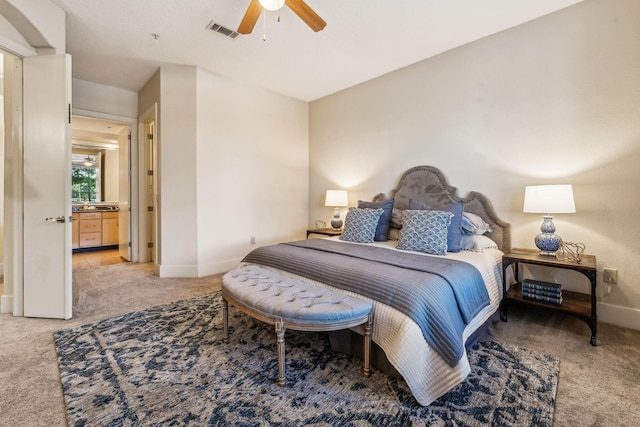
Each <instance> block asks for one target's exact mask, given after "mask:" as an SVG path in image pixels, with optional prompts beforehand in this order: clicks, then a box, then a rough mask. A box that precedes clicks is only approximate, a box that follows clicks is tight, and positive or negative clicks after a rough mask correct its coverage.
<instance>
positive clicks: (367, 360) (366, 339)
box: [363, 314, 373, 378]
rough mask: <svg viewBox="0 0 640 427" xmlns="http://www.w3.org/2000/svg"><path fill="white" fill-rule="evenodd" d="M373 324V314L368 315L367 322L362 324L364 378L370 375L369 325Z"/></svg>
mask: <svg viewBox="0 0 640 427" xmlns="http://www.w3.org/2000/svg"><path fill="white" fill-rule="evenodd" d="M372 324H373V314H370V315H369V320H368V321H367V323H365V324H364V368H363V372H364V376H365V377H366V378H369V376H370V375H371V368H370V366H371V360H370V358H371V325H372Z"/></svg>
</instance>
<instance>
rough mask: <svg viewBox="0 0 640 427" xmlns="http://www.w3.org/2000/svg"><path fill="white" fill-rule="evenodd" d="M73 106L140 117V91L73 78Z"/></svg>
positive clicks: (117, 114) (78, 108) (135, 117)
mask: <svg viewBox="0 0 640 427" xmlns="http://www.w3.org/2000/svg"><path fill="white" fill-rule="evenodd" d="M72 91H73V92H72V93H73V108H74V109H75V110H86V111H95V112H98V113H102V114H111V115H115V116H121V117H129V118H134V119H137V118H138V93H137V92H132V91H130V90H126V89H120V88H116V87H113V86H107V85H103V84H99V83H93V82H88V81H86V80H80V79H73V80H72Z"/></svg>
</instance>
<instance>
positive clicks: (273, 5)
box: [259, 0, 285, 11]
mask: <svg viewBox="0 0 640 427" xmlns="http://www.w3.org/2000/svg"><path fill="white" fill-rule="evenodd" d="M259 1H260V5H262V7H263V8H265V9H267V10H271V11H274V10H280V9H282V7H283V6H284V1H285V0H259Z"/></svg>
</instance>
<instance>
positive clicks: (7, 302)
mask: <svg viewBox="0 0 640 427" xmlns="http://www.w3.org/2000/svg"><path fill="white" fill-rule="evenodd" d="M11 313H13V295H0V314H11Z"/></svg>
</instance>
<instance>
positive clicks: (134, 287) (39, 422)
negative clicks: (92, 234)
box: [0, 264, 640, 427]
mask: <svg viewBox="0 0 640 427" xmlns="http://www.w3.org/2000/svg"><path fill="white" fill-rule="evenodd" d="M219 286H220V276H219V275H218V276H211V277H207V278H202V279H160V278H158V277H156V276H154V275H153V268H152V266H151V265H150V264H118V265H113V266H104V267H96V268H92V269H83V270H77V271H76V272H74V318H73V319H71V320H68V321H64V320H48V319H28V318H21V317H13V316H11V315H7V314H3V315H0V339H1V341H0V342H1V343H2V344H1V345H0V385H1V386H0V426H16V427H21V426H30V427H31V426H64V425H66V419H65V409H64V402H63V397H62V389H61V385H60V379H59V373H58V366H57V356H56V353H55V348H54V344H53V336H52V333H53V332H54V331H56V330H59V329H64V328H69V327H72V326H78V325H82V324H85V323H89V322H92V321H95V320H99V319H105V318H108V317H112V316H114V315H118V314H124V313H128V312H132V311H136V310H140V309H143V308H147V307H152V306H155V305H158V304H163V303H166V302H170V301H177V300H180V299H185V298H189V297H192V296H196V295H202V294H205V293H210V292H213V291H216V290H218V289H219ZM598 326H599V332H598V338H599V346H597V347H592V346H591V345H590V344H589V328H588V327H587V325H586V324H585V323H584V322H582V321H580V320H577V319H574V318H573V317H570V316H563V315H560V314H554V315H551V316H550V315H549V313H548V312H544V311H540V312H538V311H535V310H531V309H528V310H527V311H524V310H523V311H520V310H519V309H518V308H517V307H513V308H512V309H511V311H510V318H509V322H507V323H502V322H499V323H497V324H496V325H495V335H496V338H497V339H498V340H500V341H503V342H507V343H513V344H516V345H519V346H522V347H525V348H529V349H531V350H535V351H538V352H541V353H545V354H550V355H552V356H554V357H556V358H558V359H560V383H559V387H558V394H557V405H556V413H555V416H554V420H555V424H554V425H555V426H614V425H615V426H640V368H639V367H640V331H631V330H626V329H622V328H617V327H613V326H609V325H605V324H600V325H598Z"/></svg>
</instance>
